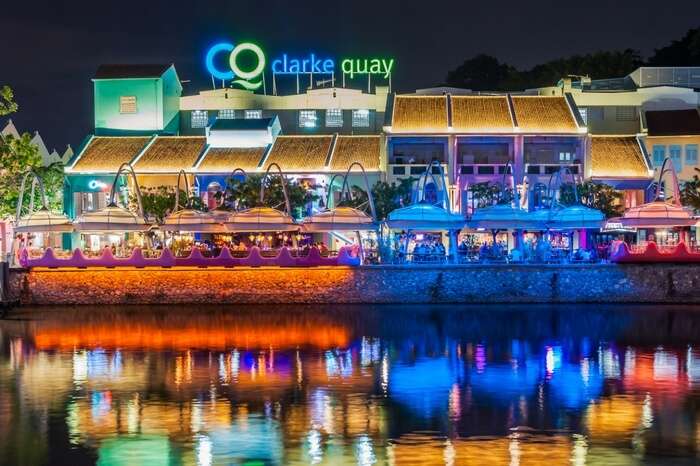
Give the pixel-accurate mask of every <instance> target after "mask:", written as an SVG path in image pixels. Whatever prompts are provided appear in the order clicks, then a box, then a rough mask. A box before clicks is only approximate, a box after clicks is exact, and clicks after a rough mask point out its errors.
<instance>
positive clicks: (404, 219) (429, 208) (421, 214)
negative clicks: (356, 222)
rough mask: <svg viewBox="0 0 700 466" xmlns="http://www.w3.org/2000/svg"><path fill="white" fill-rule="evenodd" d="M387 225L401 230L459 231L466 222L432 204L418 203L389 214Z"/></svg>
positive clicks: (462, 218)
mask: <svg viewBox="0 0 700 466" xmlns="http://www.w3.org/2000/svg"><path fill="white" fill-rule="evenodd" d="M386 223H387V225H389V228H393V229H403V230H424V231H436V230H461V229H462V228H464V226H465V225H466V220H465V219H464V217H462V216H461V215H457V214H453V213H451V212H448V211H446V210H445V209H443V208H442V207H438V206H436V205H433V204H427V203H420V204H413V205H410V206H408V207H402V208H400V209H396V210H394V211H392V212H391V213H389V216H388V217H387V222H386Z"/></svg>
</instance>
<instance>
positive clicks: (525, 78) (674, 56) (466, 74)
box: [445, 28, 700, 91]
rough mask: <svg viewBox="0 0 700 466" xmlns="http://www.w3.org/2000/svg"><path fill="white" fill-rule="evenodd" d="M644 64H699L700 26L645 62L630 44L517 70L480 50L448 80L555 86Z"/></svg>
mask: <svg viewBox="0 0 700 466" xmlns="http://www.w3.org/2000/svg"><path fill="white" fill-rule="evenodd" d="M643 65H647V66H700V28H695V29H690V30H689V31H688V32H687V33H686V34H685V35H684V36H683V37H682V38H681V39H679V40H674V41H672V42H671V43H670V44H669V45H667V46H665V47H661V48H659V49H656V50H655V52H654V54H653V55H652V56H651V57H649V59H648V60H647V61H646V62H645V61H644V60H643V59H642V57H641V56H640V54H639V52H638V51H636V50H633V49H631V48H628V49H625V50H612V51H597V52H594V53H588V54H585V55H572V56H570V57H562V58H557V59H555V60H550V61H547V62H545V63H541V64H538V65H536V66H533V67H532V68H530V69H529V70H518V69H516V68H515V67H513V66H511V65H509V64H507V63H501V62H500V61H499V60H498V59H497V58H495V57H492V56H490V55H484V54H480V55H476V56H474V57H472V58H469V59H467V60H465V61H464V62H463V63H462V64H461V65H459V66H458V67H457V68H455V69H453V70H451V71H449V72H448V73H447V76H446V81H445V84H446V85H448V86H455V87H461V88H466V89H472V90H475V91H514V90H522V89H528V88H536V87H544V86H552V85H553V84H555V83H557V82H558V81H559V80H560V79H561V78H562V77H565V76H569V75H580V76H582V75H587V76H590V77H591V78H592V79H604V78H616V77H622V76H626V75H628V74H629V73H631V72H632V71H634V70H635V69H637V68H638V67H640V66H643Z"/></svg>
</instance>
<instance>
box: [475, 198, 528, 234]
mask: <svg viewBox="0 0 700 466" xmlns="http://www.w3.org/2000/svg"><path fill="white" fill-rule="evenodd" d="M468 226H469V227H470V228H485V229H489V230H507V229H520V230H530V229H537V228H539V227H540V221H538V220H537V219H534V218H533V217H532V216H531V215H528V212H526V211H524V210H522V209H519V208H517V207H513V206H511V205H510V204H496V205H493V206H489V207H483V208H481V209H477V210H475V211H474V214H473V215H472V217H471V219H470V220H469V222H468Z"/></svg>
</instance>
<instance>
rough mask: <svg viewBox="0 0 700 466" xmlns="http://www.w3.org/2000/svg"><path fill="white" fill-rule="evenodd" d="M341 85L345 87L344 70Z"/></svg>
mask: <svg viewBox="0 0 700 466" xmlns="http://www.w3.org/2000/svg"><path fill="white" fill-rule="evenodd" d="M343 87H345V71H343Z"/></svg>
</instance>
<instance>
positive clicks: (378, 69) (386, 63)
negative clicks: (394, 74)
mask: <svg viewBox="0 0 700 466" xmlns="http://www.w3.org/2000/svg"><path fill="white" fill-rule="evenodd" d="M393 68H394V59H393V58H389V59H386V58H346V59H344V60H343V61H342V62H341V63H340V69H342V70H343V73H345V74H348V75H350V78H351V79H352V78H353V77H354V76H355V75H356V74H378V75H383V76H384V79H386V78H388V77H389V76H390V75H391V70H392V69H393Z"/></svg>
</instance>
